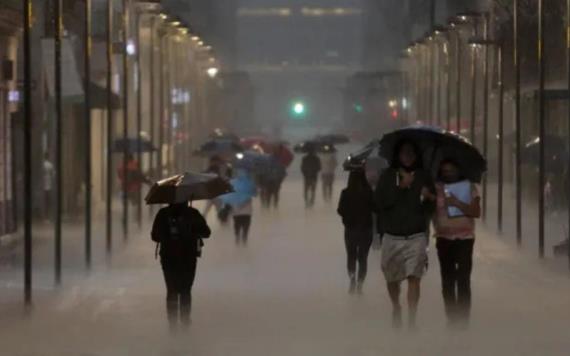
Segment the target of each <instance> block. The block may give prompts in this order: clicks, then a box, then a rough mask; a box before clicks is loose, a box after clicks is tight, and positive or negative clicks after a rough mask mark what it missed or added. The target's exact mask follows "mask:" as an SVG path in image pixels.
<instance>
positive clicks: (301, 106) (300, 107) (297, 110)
mask: <svg viewBox="0 0 570 356" xmlns="http://www.w3.org/2000/svg"><path fill="white" fill-rule="evenodd" d="M290 112H291V116H293V118H296V119H301V118H303V117H305V115H307V106H306V105H305V103H304V102H303V101H301V100H295V101H293V102H292V103H291V107H290Z"/></svg>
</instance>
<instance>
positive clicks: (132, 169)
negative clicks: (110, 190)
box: [117, 153, 152, 204]
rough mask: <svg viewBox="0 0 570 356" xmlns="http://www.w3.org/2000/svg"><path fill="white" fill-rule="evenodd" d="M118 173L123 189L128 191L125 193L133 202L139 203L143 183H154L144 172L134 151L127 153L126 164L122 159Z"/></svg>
mask: <svg viewBox="0 0 570 356" xmlns="http://www.w3.org/2000/svg"><path fill="white" fill-rule="evenodd" d="M117 175H118V176H119V182H120V184H121V185H120V187H121V190H124V188H126V192H125V191H123V194H127V198H128V199H129V201H130V202H131V203H132V204H137V202H138V199H139V198H140V197H141V191H142V186H143V184H152V182H151V181H150V180H149V179H148V178H147V177H146V176H145V175H144V173H143V172H142V170H141V168H140V164H139V161H137V160H136V158H135V157H134V156H133V154H132V153H129V154H128V155H127V164H126V166H125V165H124V164H123V162H122V161H121V162H120V163H119V167H118V168H117ZM125 180H126V187H125ZM123 187H124V188H123Z"/></svg>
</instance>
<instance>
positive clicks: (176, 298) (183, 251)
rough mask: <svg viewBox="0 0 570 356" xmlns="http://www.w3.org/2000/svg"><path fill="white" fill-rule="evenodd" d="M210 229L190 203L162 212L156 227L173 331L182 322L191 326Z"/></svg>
mask: <svg viewBox="0 0 570 356" xmlns="http://www.w3.org/2000/svg"><path fill="white" fill-rule="evenodd" d="M210 233H211V232H210V228H209V227H208V224H207V223H206V220H204V218H203V217H202V215H200V213H199V212H198V210H196V209H194V208H192V207H189V206H188V204H187V203H182V204H171V205H169V206H167V207H165V208H162V209H160V210H159V211H158V213H157V215H156V218H155V219H154V224H153V226H152V240H153V241H154V242H156V243H157V244H158V245H157V248H159V249H160V263H161V265H162V271H163V273H164V280H165V282H166V309H167V315H168V321H169V323H170V327H171V330H175V329H176V328H177V326H178V324H179V322H180V323H181V324H182V325H183V326H188V325H189V324H190V311H191V306H192V284H193V283H194V278H195V276H196V265H197V259H198V257H199V256H200V253H201V247H202V239H205V238H208V237H210Z"/></svg>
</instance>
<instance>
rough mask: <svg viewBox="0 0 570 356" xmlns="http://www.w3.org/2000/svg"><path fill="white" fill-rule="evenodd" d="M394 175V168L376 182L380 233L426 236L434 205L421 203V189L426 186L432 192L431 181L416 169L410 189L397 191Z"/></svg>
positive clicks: (433, 190) (425, 172)
mask: <svg viewBox="0 0 570 356" xmlns="http://www.w3.org/2000/svg"><path fill="white" fill-rule="evenodd" d="M398 174H399V173H398V171H397V170H396V169H395V168H388V169H386V170H385V171H384V172H383V173H382V175H381V176H380V179H379V180H378V186H377V188H376V192H375V201H376V205H377V207H378V213H379V221H380V224H381V231H382V232H385V233H388V234H391V235H397V236H409V235H413V234H417V233H420V232H426V233H427V232H428V230H429V221H430V219H431V216H432V213H433V211H434V208H435V205H434V203H432V202H422V200H421V190H422V188H423V187H427V188H428V189H429V190H430V191H432V192H435V186H434V183H433V179H432V177H431V175H430V173H429V172H428V171H425V170H417V171H415V173H414V181H413V183H412V185H411V187H409V188H400V187H399V186H398V185H397V180H398Z"/></svg>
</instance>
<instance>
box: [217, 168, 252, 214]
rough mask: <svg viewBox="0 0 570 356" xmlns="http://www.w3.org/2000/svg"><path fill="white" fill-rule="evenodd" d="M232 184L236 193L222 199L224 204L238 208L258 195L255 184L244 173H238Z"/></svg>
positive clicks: (225, 195) (223, 196)
mask: <svg viewBox="0 0 570 356" xmlns="http://www.w3.org/2000/svg"><path fill="white" fill-rule="evenodd" d="M230 182H231V185H232V187H233V190H234V191H233V192H232V193H229V194H224V195H222V196H221V197H220V200H221V201H222V202H223V203H224V204H229V205H231V206H232V207H233V208H238V207H239V206H241V205H243V204H245V203H247V202H248V201H249V200H250V199H251V198H253V197H254V196H256V195H257V187H256V186H255V182H254V181H253V179H251V178H250V177H249V176H248V175H247V173H246V172H244V171H238V176H237V177H236V178H234V179H232V180H231V181H230Z"/></svg>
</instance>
